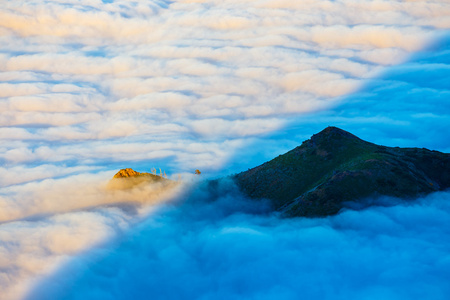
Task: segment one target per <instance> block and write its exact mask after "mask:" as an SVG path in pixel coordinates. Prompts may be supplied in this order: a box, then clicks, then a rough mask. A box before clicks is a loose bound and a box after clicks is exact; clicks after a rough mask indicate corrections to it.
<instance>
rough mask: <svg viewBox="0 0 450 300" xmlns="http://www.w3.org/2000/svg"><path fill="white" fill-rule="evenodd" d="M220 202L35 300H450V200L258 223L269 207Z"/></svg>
mask: <svg viewBox="0 0 450 300" xmlns="http://www.w3.org/2000/svg"><path fill="white" fill-rule="evenodd" d="M219 194H220V195H221V196H219V197H218V198H215V197H216V196H215V193H212V194H211V193H208V192H200V191H197V193H195V194H194V195H193V196H192V197H193V199H190V200H187V201H186V203H185V205H182V206H181V207H172V208H166V209H165V210H163V211H160V212H158V213H156V214H154V215H152V216H151V217H150V218H148V219H147V220H146V221H145V222H144V223H142V224H140V225H139V226H138V227H137V228H135V229H134V230H132V231H131V232H129V233H128V234H127V235H126V236H125V237H124V238H123V240H122V241H121V242H120V244H119V245H117V246H115V245H114V246H112V247H111V246H110V247H108V248H107V249H99V250H97V251H94V252H93V253H91V255H87V256H81V257H79V258H77V259H75V260H74V261H72V262H69V263H67V264H66V265H65V266H64V267H63V268H62V269H60V270H59V272H56V273H55V275H53V276H50V277H49V278H48V279H47V280H45V281H43V282H41V283H40V284H39V286H37V287H36V288H35V289H34V290H33V291H32V292H31V293H30V294H29V295H28V297H27V299H49V298H52V299H99V298H101V299H129V298H130V297H132V298H135V299H148V298H151V299H180V298H183V299H212V298H214V299H299V298H302V299H317V298H321V299H380V298H383V299H414V298H419V297H426V298H427V299H434V300H437V299H446V298H447V297H448V295H449V293H450V288H449V286H448V282H447V280H446V279H447V278H448V276H449V275H450V274H449V268H448V267H449V260H448V251H449V249H450V231H449V230H448V228H449V227H448V225H449V220H450V206H449V199H450V198H449V197H450V194H449V193H448V192H447V193H436V194H434V195H431V196H429V197H426V198H423V199H420V200H417V201H416V202H413V203H405V202H403V203H402V202H400V203H398V202H396V205H394V206H389V205H388V206H386V204H387V203H389V202H390V201H393V199H385V200H384V201H383V203H384V204H385V205H383V206H378V207H377V206H376V207H372V208H368V209H364V210H362V211H354V210H346V211H343V212H342V213H340V214H339V215H337V216H333V217H328V218H323V219H321V218H318V219H306V218H298V219H278V218H277V217H275V216H273V215H265V214H264V213H263V214H260V213H257V214H255V211H256V210H261V208H260V204H258V203H256V204H255V203H254V202H252V203H249V202H246V200H245V199H242V198H241V196H239V195H238V194H237V193H232V192H230V191H228V193H223V191H220V192H219ZM202 197H203V198H202ZM214 198H215V200H216V201H217V202H211V199H214ZM193 200H195V201H196V203H195V204H192V203H193V202H194V201H193ZM203 201H204V202H203ZM391 203H394V202H391ZM238 205H240V207H237V206H238ZM111 248H113V250H112V249H111ZM412 283H414V284H412Z"/></svg>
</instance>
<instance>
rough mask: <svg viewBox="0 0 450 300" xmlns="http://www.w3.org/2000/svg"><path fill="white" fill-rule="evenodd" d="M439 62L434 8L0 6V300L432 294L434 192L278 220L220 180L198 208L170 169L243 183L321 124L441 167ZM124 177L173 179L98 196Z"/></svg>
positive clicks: (198, 0)
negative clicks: (238, 177) (156, 172)
mask: <svg viewBox="0 0 450 300" xmlns="http://www.w3.org/2000/svg"><path fill="white" fill-rule="evenodd" d="M449 65H450V4H449V3H448V2H447V1H445V0H435V1H420V0H416V1H412V0H410V1H408V0H404V1H394V0H386V1H382V0H376V1H364V0H363V1H353V0H340V1H322V0H318V1H312V0H299V1H283V0H278V1H276V0H253V1H250V0H244V1H242V0H241V1H232V0H230V1H228V0H225V1H218V0H217V1H215V0H212V1H206V0H185V1H115V0H111V1H95V0H81V1H70V0H67V1H63V0H57V1H45V0H39V1H38V0H35V1H33V0H32V1H7V2H4V3H2V4H1V5H0V290H2V291H3V292H2V295H1V296H0V299H8V300H9V299H26V298H27V299H28V298H30V299H48V297H50V298H52V299H78V298H84V297H91V298H92V299H94V298H95V297H96V296H95V295H96V294H95V293H98V295H102V297H103V298H104V299H122V298H125V297H127V295H128V294H127V293H130V291H131V290H132V289H133V288H136V289H139V288H141V289H142V287H144V286H145V287H147V288H146V289H143V290H145V291H146V292H147V293H151V294H154V293H159V292H161V293H162V294H159V295H167V297H165V298H177V297H178V296H179V295H184V296H186V297H188V298H198V299H202V298H203V299H207V298H210V297H212V296H215V297H219V298H220V297H222V298H223V299H226V298H227V297H228V298H229V297H231V296H232V297H238V298H239V297H241V298H246V299H249V298H255V299H263V298H264V297H265V298H267V299H271V298H274V297H275V295H281V298H285V299H291V298H296V296H298V293H299V292H300V287H303V288H302V289H301V290H305V289H306V290H307V291H308V292H307V294H306V296H305V297H306V298H307V299H312V298H314V297H315V298H317V296H318V295H320V294H318V293H321V292H326V293H327V294H326V295H325V298H332V297H335V298H333V299H336V298H338V299H339V298H342V299H352V298H353V299H375V298H377V297H378V299H379V296H380V295H383V297H387V298H391V299H411V298H417V297H419V296H420V295H423V294H420V293H428V292H430V293H431V291H434V292H435V293H436V294H434V295H433V296H432V297H431V298H430V299H444V298H448V295H449V290H448V288H446V287H445V284H444V282H443V281H442V278H445V277H446V276H447V278H448V273H446V271H445V269H446V268H445V267H446V266H447V267H448V261H449V258H448V255H447V254H446V252H447V253H448V252H449V250H450V249H449V243H450V237H449V235H448V232H446V231H445V229H443V228H444V226H446V225H448V222H449V218H448V214H449V208H448V205H446V204H445V199H448V193H445V192H444V193H439V194H436V195H430V196H429V197H426V198H424V199H420V200H418V202H417V204H405V203H400V204H398V205H397V206H387V207H376V208H370V209H367V210H363V211H358V212H355V211H351V210H348V211H345V212H342V213H341V214H339V215H337V216H335V217H330V218H325V219H320V220H282V219H278V218H277V217H276V216H273V215H271V214H268V213H267V212H266V213H263V214H261V210H260V209H259V208H258V209H257V208H255V207H253V205H252V204H251V203H247V202H246V200H245V199H243V198H242V196H241V195H239V193H238V192H236V191H234V188H233V187H232V185H231V184H227V186H228V185H229V186H228V188H225V191H224V194H226V195H225V196H223V197H219V198H220V199H219V200H218V201H214V202H212V203H210V201H208V199H215V198H217V196H216V195H215V194H214V195H210V194H209V193H208V192H201V189H200V191H198V190H197V189H198V188H195V187H196V186H197V185H198V184H199V183H198V182H196V180H195V179H193V178H192V176H190V175H189V174H192V173H193V171H194V170H195V169H199V170H201V171H202V178H217V177H221V176H224V175H229V174H233V173H237V172H240V171H244V170H247V169H248V168H251V167H253V166H256V165H258V164H260V163H263V162H265V161H267V160H269V159H271V158H273V157H275V156H277V155H279V154H282V153H284V152H286V151H288V150H290V149H292V148H294V147H295V146H297V145H299V144H301V142H302V141H304V140H306V139H308V138H309V137H310V136H311V135H312V134H314V133H317V132H319V131H320V130H322V129H323V128H325V127H326V126H329V125H332V126H338V127H340V128H343V129H345V130H348V131H350V132H352V133H354V134H356V135H357V136H359V137H361V138H363V139H365V140H368V141H371V142H375V143H378V144H383V145H388V146H401V147H425V148H428V149H432V150H438V151H443V152H450V140H449V139H448V138H447V137H448V133H447V132H448V128H449V125H450V102H449V100H448V99H449V96H450V90H449V88H450V85H449V84H448V82H450V67H449ZM125 167H132V168H134V169H135V170H137V171H141V172H145V171H147V172H148V171H150V170H151V168H153V167H156V168H158V169H159V168H162V170H164V171H166V173H167V174H168V175H169V176H171V177H172V178H177V176H178V174H181V176H182V177H183V178H184V179H185V183H184V184H183V185H181V186H180V187H179V188H177V189H175V190H172V191H166V190H164V189H163V188H162V187H160V186H152V187H139V188H138V189H133V190H131V191H110V190H108V189H106V185H107V182H108V180H109V179H110V178H111V177H112V176H113V175H114V174H115V173H116V172H117V171H118V170H119V169H121V168H125ZM229 189H231V190H232V191H229ZM198 193H201V195H199V194H198ZM196 195H197V196H196ZM222 198H225V200H226V201H225V200H223V199H222ZM196 199H199V200H196ZM221 199H222V200H221ZM194 200H195V201H194ZM191 202H192V203H193V204H192V205H191V204H189V203H191ZM186 203H187V204H186ZM199 203H201V204H199ZM205 203H206V204H205ZM224 203H225V204H224ZM239 203H244V204H245V205H244V204H242V205H244V206H245V207H244V208H243V207H242V205H241V204H239ZM193 207H195V208H193ZM221 210H224V212H223V213H220V212H217V211H221ZM196 211H198V213H196ZM211 212H214V213H212V214H211ZM184 214H186V216H184ZM366 219H371V220H373V223H374V224H379V225H380V226H379V227H377V228H374V227H373V225H371V224H364V225H361V223H364V222H365V220H366ZM349 220H350V221H349ZM352 222H353V223H352ZM418 222H419V223H421V225H417V223H418ZM422 223H423V224H422ZM205 224H206V225H205ZM357 224H359V225H361V227H358V225H357ZM186 228H191V230H187V229H186ZM399 228H401V230H397V229H399ZM392 231H396V233H394V232H392ZM441 231H442V232H441ZM154 240H156V241H158V243H157V244H156V245H154V244H153V243H152V242H153V241H154ZM236 241H241V242H242V243H244V244H243V245H242V246H239V245H236V247H237V248H236V249H233V250H234V251H235V253H234V255H231V254H226V253H224V249H227V248H230V247H231V248H233V247H232V246H233V245H234V244H235V243H236ZM302 243H303V244H302ZM299 245H308V247H309V248H308V249H306V250H305V249H303V247H300V246H299ZM332 247H336V248H338V249H340V250H341V251H340V252H342V255H343V256H342V257H341V256H339V255H335V254H333V253H332V252H330V250H329V249H330V248H332ZM130 249H142V251H131V250H130ZM355 249H360V250H361V251H357V250H355ZM267 251H272V252H271V253H272V254H271V256H269V257H267V256H266V255H263V254H264V253H266V252H267ZM273 252H276V253H280V255H275V254H273ZM249 253H254V254H255V255H254V256H252V257H253V259H251V258H250V254H249ZM283 253H284V254H286V255H283ZM419 253H420V254H421V255H423V257H420V255H419ZM288 254H289V255H288ZM384 256H387V260H386V261H385V262H384V263H382V264H381V263H378V262H379V261H381V260H383V259H382V258H383V257H384ZM135 257H140V259H139V260H137V261H138V264H137V265H135V269H133V267H132V266H134V265H133V264H132V263H131V261H134V258H135ZM319 257H320V258H323V261H322V263H319V264H318V265H317V266H312V265H310V262H311V261H317V260H318V258H319ZM221 258H224V259H225V260H224V261H225V262H226V263H223V265H222V266H221V267H220V268H218V269H215V268H213V267H212V266H213V265H215V264H217V263H220V262H221ZM287 258H290V259H289V262H292V264H293V267H292V269H290V268H289V267H290V263H288V261H286V260H284V259H287ZM352 259H354V261H352ZM122 261H123V264H119V263H118V262H120V263H122ZM395 261H398V266H397V267H396V268H394V269H393V270H392V273H390V274H389V273H388V274H386V272H387V271H386V270H387V269H390V268H392V266H393V265H394V262H395ZM243 262H244V263H243ZM344 262H347V263H349V264H350V268H349V269H347V268H346V267H345V266H344V265H343V263H344ZM365 262H367V265H366V267H365V268H364V267H363V268H362V269H361V267H360V266H361V265H364V264H365ZM268 263H269V265H267V264H268ZM112 265H117V266H118V267H117V270H118V271H117V272H113V271H111V270H110V269H109V268H110V266H112ZM169 265H170V267H169ZM356 265H358V266H359V267H357V266H356ZM128 266H130V267H128ZM244 266H245V267H244ZM447 269H448V268H447ZM68 270H71V272H69V271H68ZM151 270H155V271H151ZM252 270H253V271H252ZM308 270H309V271H308ZM105 272H106V273H107V274H109V275H110V276H109V275H108V276H106V275H105V276H104V277H101V276H103V275H101V274H104V273H105ZM133 272H137V273H139V274H145V275H142V276H140V277H139V278H141V279H142V280H141V281H137V282H135V281H133V280H130V278H132V277H131V276H127V274H128V275H129V274H130V273H133ZM211 272H213V273H214V272H217V273H214V274H212V275H211V278H210V279H208V278H209V277H208V276H206V275H205V274H210V273H211ZM249 272H250V273H249ZM306 272H308V274H309V275H308V276H306V275H301V274H306ZM69 273H71V274H69ZM106 273H105V274H106ZM265 273H269V274H274V276H275V274H276V275H277V276H279V278H278V279H273V278H269V277H267V276H266V277H264V276H263V275H262V274H265ZM55 274H57V275H55ZM99 274H100V275H99ZM254 274H257V275H255V276H256V279H250V278H253V277H252V276H254ZM259 274H261V275H259ZM343 274H345V276H344V275H343ZM408 274H409V275H408ZM411 274H415V275H416V276H414V277H412V275H411ZM159 275H160V276H159ZM359 275H361V276H359ZM394 275H395V276H394ZM55 276H57V277H55ZM84 276H85V277H84ZM258 276H261V278H260V277H258ZM394 277H395V278H397V277H398V278H399V279H398V280H394V281H393V282H389V278H391V279H392V278H394ZM55 278H62V279H61V280H56V282H55V280H54V279H55ZM364 278H367V282H363V279H364ZM413 278H420V279H423V281H421V282H422V283H423V284H422V285H420V284H418V285H417V287H415V288H411V287H410V286H408V285H407V284H405V282H408V280H412V279H413ZM333 279H334V280H333ZM296 280H298V281H300V282H302V284H300V285H299V286H295V284H294V283H295V282H296ZM402 280H403V281H402ZM243 281H244V282H246V284H245V285H244V286H242V282H243ZM89 282H95V284H96V288H95V290H91V291H89ZM368 282H369V283H368ZM111 285H115V286H119V287H123V288H118V290H117V291H115V292H111V293H112V294H105V291H104V290H102V287H104V286H111ZM307 286H308V287H310V288H306V287H307ZM69 287H73V289H70V288H69ZM408 287H409V288H410V289H411V291H410V292H408V291H405V289H407V288H408ZM341 288H342V289H341ZM399 289H400V290H402V291H403V292H398V290H399ZM61 291H67V294H64V295H63V294H61V293H62V292H61ZM164 293H166V294H164ZM336 295H337V296H336ZM141 296H142V295H141ZM445 296H447V297H445ZM46 297H47V298H46ZM108 297H109V298H108ZM160 297H162V298H164V297H163V296H160Z"/></svg>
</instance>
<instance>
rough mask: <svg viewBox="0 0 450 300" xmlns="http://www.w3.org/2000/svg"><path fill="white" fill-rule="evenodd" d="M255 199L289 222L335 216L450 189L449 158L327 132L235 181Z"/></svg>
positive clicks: (331, 130) (235, 177) (333, 130)
mask: <svg viewBox="0 0 450 300" xmlns="http://www.w3.org/2000/svg"><path fill="white" fill-rule="evenodd" d="M232 179H233V180H234V181H235V182H236V184H237V186H238V187H239V188H240V190H241V191H242V192H243V193H244V194H245V195H247V196H249V197H250V198H255V199H262V198H264V199H269V200H270V201H271V202H272V204H273V207H274V209H275V210H277V211H280V212H281V213H282V215H284V216H287V217H294V216H307V217H318V216H319V217H320V216H328V215H333V214H336V213H338V212H339V210H340V209H341V208H343V206H344V204H345V203H347V202H349V201H353V202H358V201H363V200H365V199H368V198H370V197H377V196H382V195H384V196H392V197H397V198H402V199H406V200H409V199H414V198H417V197H419V196H423V195H426V194H429V193H431V192H435V191H441V190H445V189H448V188H449V187H450V154H446V153H441V152H438V151H430V150H428V149H424V148H398V147H395V148H393V147H385V146H379V145H376V144H373V143H369V142H366V141H363V140H361V139H360V138H358V137H356V136H354V135H353V134H351V133H349V132H347V131H344V130H342V129H339V128H336V127H327V128H326V129H324V130H323V131H321V132H319V133H318V134H315V135H313V136H312V137H311V139H309V140H307V141H304V142H303V143H302V144H301V146H298V147H296V148H295V149H293V150H291V151H289V152H287V153H286V154H283V155H280V156H278V157H277V158H275V159H273V160H271V161H269V162H266V163H264V164H262V165H260V166H258V167H255V168H253V169H250V170H248V171H245V172H242V173H239V174H236V175H233V176H232Z"/></svg>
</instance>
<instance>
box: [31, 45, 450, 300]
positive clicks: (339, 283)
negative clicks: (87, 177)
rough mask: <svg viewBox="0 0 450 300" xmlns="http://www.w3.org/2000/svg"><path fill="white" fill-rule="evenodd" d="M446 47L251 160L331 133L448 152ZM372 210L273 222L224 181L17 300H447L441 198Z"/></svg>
mask: <svg viewBox="0 0 450 300" xmlns="http://www.w3.org/2000/svg"><path fill="white" fill-rule="evenodd" d="M449 42H450V39H447V38H446V39H443V40H442V41H441V42H440V43H437V44H436V45H434V46H433V47H431V48H430V49H428V50H426V51H423V52H421V53H419V54H417V55H415V56H413V57H412V59H411V60H410V61H408V62H406V63H404V64H402V65H399V66H395V67H392V68H391V69H389V70H386V71H385V72H383V74H382V75H381V76H380V77H379V78H375V79H373V80H372V81H371V82H369V83H367V85H366V86H365V87H364V88H362V89H360V90H359V91H358V92H356V93H355V94H352V95H349V96H346V97H344V98H343V99H342V100H341V101H340V102H339V104H338V105H336V106H335V107H334V108H333V109H332V110H326V111H323V112H316V113H314V114H312V115H311V116H309V117H308V116H306V117H305V118H304V119H303V118H302V119H301V120H300V121H298V120H297V121H296V122H293V123H291V125H292V126H291V127H289V126H288V127H286V128H284V129H283V130H281V131H280V132H278V133H275V134H272V135H268V136H267V137H266V140H264V139H261V140H258V141H256V142H255V145H257V147H256V146H252V147H250V149H261V148H262V147H263V146H262V145H264V143H269V144H270V143H271V144H272V145H273V143H276V142H278V141H280V142H281V143H283V141H288V142H287V143H286V145H287V146H288V147H292V146H296V145H297V144H296V145H292V146H291V144H290V143H294V142H293V140H294V139H293V138H292V137H293V136H298V137H300V138H302V139H306V138H308V137H309V136H307V135H310V134H311V133H314V132H317V131H318V130H320V129H322V128H323V127H324V126H326V125H337V126H342V127H343V128H344V129H346V130H349V131H351V132H353V133H356V134H357V135H359V136H360V137H362V138H364V139H367V140H369V141H373V142H377V143H381V144H387V145H389V146H421V147H422V146H423V147H428V148H431V149H438V150H441V151H447V150H448V149H449V147H450V144H449V143H450V141H449V140H448V139H446V132H447V131H445V130H444V129H446V128H448V125H450V124H449V122H450V121H449V120H450V116H449V114H450V107H449V101H448V99H449V97H448V96H449V86H448V85H447V82H450V81H448V80H449V79H450V78H449V76H450V73H449V72H448V66H449V62H450V47H449V46H450V43H449ZM288 137H289V138H288ZM277 147H278V146H275V147H274V148H272V149H279V148H277ZM249 151H251V150H249ZM242 159H245V154H243V155H239V154H238V155H236V156H235V157H234V158H233V159H232V160H236V161H241V160H242ZM247 159H248V160H246V161H245V163H249V162H250V161H251V159H252V158H247ZM258 159H261V157H259V158H257V159H256V160H258ZM253 160H255V159H254V158H253ZM242 165H244V163H242V162H239V163H237V164H236V166H242ZM236 168H237V167H236ZM379 204H380V205H378V206H377V205H375V206H373V207H369V208H364V209H361V210H352V209H344V210H343V211H341V213H340V214H338V215H336V216H331V217H327V218H316V219H308V218H296V219H280V218H278V217H277V216H276V215H274V214H273V213H270V208H269V207H268V206H267V203H265V202H255V201H251V200H248V199H246V198H245V197H243V196H242V195H241V194H240V193H239V192H238V191H237V190H236V188H235V187H234V186H233V184H232V183H230V182H227V181H226V180H225V181H222V182H221V185H219V187H218V188H217V189H214V190H211V189H208V188H206V187H205V186H202V185H199V186H197V188H195V189H194V190H192V191H189V192H188V193H185V194H184V195H182V196H181V197H180V198H179V199H178V201H175V202H173V203H166V204H163V205H161V206H160V207H159V208H158V209H157V210H156V211H154V212H153V213H151V214H150V215H148V217H147V218H146V219H145V220H143V221H142V222H141V223H139V224H138V225H137V226H135V227H133V228H132V229H131V230H130V231H128V232H127V233H126V234H125V235H124V236H121V238H120V239H116V240H113V241H112V242H110V243H107V244H105V245H104V246H103V247H99V248H96V249H93V250H92V251H90V252H89V253H87V254H86V255H80V256H78V257H76V258H74V259H72V260H71V261H69V262H68V263H67V264H65V265H63V266H62V267H60V268H59V270H58V271H56V272H55V273H53V274H52V275H50V276H49V277H48V278H46V279H44V280H42V281H40V282H39V283H38V284H37V285H36V287H35V288H34V289H32V291H31V292H30V293H29V294H28V296H27V297H26V299H28V300H41V299H50V298H51V299H66V300H71V299H85V300H87V299H130V298H133V299H299V298H301V299H346V300H348V299H374V300H375V299H396V300H399V299H405V300H406V299H420V298H426V299H433V300H440V299H442V300H444V299H447V298H448V297H449V295H450V287H449V285H448V280H447V278H449V277H450V256H449V254H448V253H449V252H450V230H449V228H450V226H449V225H450V193H449V192H448V191H447V192H438V193H434V194H431V195H429V196H427V197H424V198H421V199H417V200H416V201H413V202H405V201H401V200H399V199H389V198H383V199H382V201H380V202H379Z"/></svg>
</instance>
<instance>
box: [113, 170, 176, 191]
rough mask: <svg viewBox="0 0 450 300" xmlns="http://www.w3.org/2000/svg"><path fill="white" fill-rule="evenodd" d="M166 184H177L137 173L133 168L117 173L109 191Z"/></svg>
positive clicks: (152, 175)
mask: <svg viewBox="0 0 450 300" xmlns="http://www.w3.org/2000/svg"><path fill="white" fill-rule="evenodd" d="M155 183H159V184H164V185H172V184H174V183H175V182H174V181H173V180H170V179H167V178H164V177H162V176H158V175H154V174H150V173H140V172H136V171H134V170H133V169H131V168H126V169H121V170H120V171H119V172H117V173H116V174H115V175H114V177H113V179H111V180H110V181H109V183H108V188H109V189H130V188H133V187H136V186H139V185H142V184H155Z"/></svg>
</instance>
